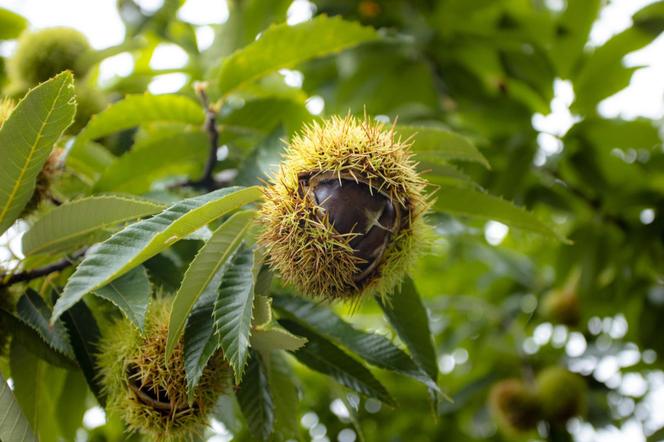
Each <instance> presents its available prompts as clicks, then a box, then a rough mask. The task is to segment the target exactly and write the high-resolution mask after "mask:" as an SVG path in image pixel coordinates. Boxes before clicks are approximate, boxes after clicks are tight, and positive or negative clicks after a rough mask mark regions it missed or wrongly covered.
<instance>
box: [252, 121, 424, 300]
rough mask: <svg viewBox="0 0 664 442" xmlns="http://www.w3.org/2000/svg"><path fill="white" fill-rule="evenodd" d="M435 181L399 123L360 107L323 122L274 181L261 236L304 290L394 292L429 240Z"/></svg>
mask: <svg viewBox="0 0 664 442" xmlns="http://www.w3.org/2000/svg"><path fill="white" fill-rule="evenodd" d="M425 185H426V183H425V181H424V180H423V179H422V178H420V177H419V175H418V174H417V172H416V170H415V164H414V162H413V160H412V154H411V152H410V145H409V144H408V143H407V142H403V141H401V140H399V139H397V138H396V137H395V134H394V129H393V128H391V129H390V128H386V127H384V126H383V125H382V124H381V123H378V122H374V121H370V120H368V119H364V120H358V119H356V118H354V117H351V116H348V117H346V118H339V117H333V118H331V119H329V120H327V121H324V122H322V123H313V124H312V125H310V126H308V127H306V128H305V129H304V131H303V132H302V133H301V134H300V135H297V136H295V137H294V138H293V140H292V141H291V143H290V144H289V146H288V147H287V149H286V153H285V156H284V160H283V162H282V164H281V167H280V169H279V171H278V172H277V173H276V175H275V176H274V177H273V178H272V180H271V183H270V184H269V185H268V186H267V187H266V188H265V191H264V193H265V203H264V204H263V206H262V208H261V212H260V221H261V224H262V226H263V231H262V234H261V236H260V238H259V241H260V243H261V244H262V245H263V246H264V247H265V248H266V249H267V251H268V255H269V263H270V264H271V266H272V267H273V268H274V269H275V270H276V271H277V272H278V273H279V274H280V275H281V277H282V278H283V279H284V280H285V281H286V282H288V283H291V284H293V285H295V286H296V287H297V288H299V289H300V291H301V292H302V293H303V294H304V295H309V296H314V297H322V298H326V299H356V298H358V297H360V296H362V295H366V294H373V293H378V294H380V295H387V294H389V293H390V292H391V291H392V289H393V288H394V287H395V286H396V285H397V284H398V283H399V282H400V281H401V279H402V278H403V276H404V274H405V273H406V272H407V271H408V269H409V267H411V265H412V263H413V261H414V260H415V258H416V257H417V256H418V253H419V252H420V251H421V249H422V248H423V245H424V244H423V243H424V242H426V239H425V237H426V233H427V231H428V228H427V226H426V224H425V222H424V219H423V216H424V214H425V212H426V211H427V209H428V207H429V200H428V199H427V196H426V195H425V193H424V188H425Z"/></svg>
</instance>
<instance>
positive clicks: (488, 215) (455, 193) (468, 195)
mask: <svg viewBox="0 0 664 442" xmlns="http://www.w3.org/2000/svg"><path fill="white" fill-rule="evenodd" d="M434 210H436V211H438V212H446V213H451V214H453V215H464V216H470V217H476V218H481V219H486V220H496V221H500V222H501V223H504V224H507V225H508V226H510V227H514V228H516V229H521V230H526V231H529V232H533V233H538V234H540V235H543V236H547V237H550V238H557V239H559V240H561V241H565V242H566V241H567V240H566V239H565V238H564V237H563V236H562V235H560V234H558V233H557V232H556V231H554V230H553V229H551V228H550V227H549V226H547V225H546V224H544V223H543V222H542V221H540V220H539V219H537V217H535V215H533V214H532V213H530V212H528V211H527V210H525V209H523V208H521V207H517V206H515V205H513V204H512V203H510V202H509V201H505V200H504V199H502V198H499V197H497V196H493V195H491V194H488V193H485V192H482V191H479V190H475V189H470V188H461V187H451V186H448V187H444V188H441V189H439V190H438V191H437V192H436V202H435V204H434Z"/></svg>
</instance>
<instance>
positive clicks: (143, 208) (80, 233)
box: [22, 195, 164, 256]
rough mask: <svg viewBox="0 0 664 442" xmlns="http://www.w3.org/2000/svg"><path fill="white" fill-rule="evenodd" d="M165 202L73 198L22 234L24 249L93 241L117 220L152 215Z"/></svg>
mask: <svg viewBox="0 0 664 442" xmlns="http://www.w3.org/2000/svg"><path fill="white" fill-rule="evenodd" d="M163 209H164V205H163V204H160V203H157V202H154V201H150V200H145V199H139V198H135V197H130V196H124V195H100V196H93V197H88V198H81V199H79V200H74V201H71V202H68V203H65V204H62V205H61V206H58V207H56V208H54V209H53V210H51V211H50V212H47V213H46V214H44V215H42V216H41V217H40V218H39V219H38V220H37V221H36V222H35V223H34V224H33V225H32V227H30V230H28V231H27V232H26V233H25V235H23V238H22V241H23V253H25V255H28V256H29V255H36V254H39V253H58V252H65V251H68V250H71V249H73V248H74V247H77V246H81V245H85V244H88V243H90V242H93V241H95V240H97V239H98V238H99V234H100V233H103V231H104V230H105V229H106V228H108V227H111V226H113V225H115V224H119V223H122V222H125V221H130V220H132V219H137V218H142V217H144V216H148V215H153V214H155V213H157V212H160V211H161V210H163Z"/></svg>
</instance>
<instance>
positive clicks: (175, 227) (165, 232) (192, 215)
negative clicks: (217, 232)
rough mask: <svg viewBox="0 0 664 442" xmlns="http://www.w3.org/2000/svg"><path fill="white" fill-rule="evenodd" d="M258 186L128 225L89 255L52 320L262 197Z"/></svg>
mask: <svg viewBox="0 0 664 442" xmlns="http://www.w3.org/2000/svg"><path fill="white" fill-rule="evenodd" d="M260 196H261V193H260V190H259V189H258V188H255V187H250V188H245V189H240V188H237V187H229V188H226V189H221V190H217V191H215V192H211V193H208V194H205V195H202V196H198V197H194V198H190V199H185V200H183V201H181V202H178V203H176V204H173V205H172V206H171V207H169V208H168V209H166V210H164V211H163V212H162V213H160V214H158V215H155V216H153V217H152V218H148V219H145V220H143V221H139V222H137V223H134V224H131V225H129V226H127V227H126V228H125V229H123V230H121V231H120V232H118V233H116V234H115V235H113V236H112V237H111V238H109V239H108V240H106V241H105V242H103V243H102V244H100V245H99V247H97V248H95V250H94V251H92V252H91V253H89V254H88V255H86V257H85V259H84V260H83V262H81V264H80V265H79V266H78V267H77V268H76V271H75V272H74V274H73V275H72V276H71V277H70V278H69V280H68V281H67V285H66V286H65V289H64V291H63V292H62V296H60V298H59V299H58V301H57V303H56V304H55V307H54V309H53V317H52V318H51V322H53V321H55V320H56V319H57V318H58V317H59V316H60V315H61V314H62V313H63V312H65V311H66V310H67V309H68V308H69V307H71V306H72V305H74V304H75V303H76V302H78V300H79V299H81V298H82V297H83V296H84V295H86V294H87V293H90V292H91V291H93V290H96V289H98V288H99V287H102V286H104V285H106V284H108V283H109V282H110V281H112V280H113V279H115V278H117V277H119V276H121V275H122V274H124V273H126V272H128V271H129V270H131V269H132V268H134V267H136V266H137V265H139V264H141V263H143V262H144V261H146V260H147V259H149V258H151V257H153V256H155V255H156V254H158V253H159V252H161V251H162V250H164V249H166V248H168V247H169V246H171V245H172V244H173V243H175V242H176V241H178V240H180V239H182V238H184V237H185V236H186V235H188V234H190V233H192V232H195V231H196V230H198V229H199V228H201V227H203V226H205V225H206V224H208V223H209V222H211V221H213V220H215V219H217V218H219V217H221V216H223V215H224V214H225V213H228V212H230V211H233V210H235V209H238V208H239V207H241V206H243V205H245V204H248V203H251V202H253V201H255V200H257V199H258V198H260Z"/></svg>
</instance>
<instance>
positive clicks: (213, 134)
mask: <svg viewBox="0 0 664 442" xmlns="http://www.w3.org/2000/svg"><path fill="white" fill-rule="evenodd" d="M205 87H206V86H205V84H202V83H199V84H197V85H196V92H197V93H198V96H199V97H200V99H201V103H202V104H203V107H204V108H205V123H204V126H203V127H204V129H205V131H206V132H207V134H208V139H209V140H210V150H209V153H208V159H207V162H206V163H205V170H204V171H203V176H202V177H201V178H200V179H198V180H190V181H187V182H186V185H189V186H192V187H199V188H203V189H206V190H207V191H209V192H211V191H213V190H215V189H217V188H218V187H219V186H218V185H217V183H216V182H215V180H214V166H216V165H217V149H218V147H219V131H218V130H217V111H216V110H215V109H214V107H213V106H211V105H210V103H209V100H208V97H207V93H206V92H205Z"/></svg>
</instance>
